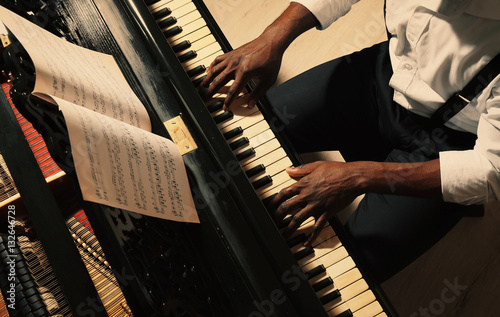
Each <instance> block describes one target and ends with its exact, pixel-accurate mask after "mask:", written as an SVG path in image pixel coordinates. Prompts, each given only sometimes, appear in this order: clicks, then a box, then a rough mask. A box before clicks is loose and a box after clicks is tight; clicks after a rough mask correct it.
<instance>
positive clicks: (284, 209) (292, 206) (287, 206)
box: [272, 196, 305, 223]
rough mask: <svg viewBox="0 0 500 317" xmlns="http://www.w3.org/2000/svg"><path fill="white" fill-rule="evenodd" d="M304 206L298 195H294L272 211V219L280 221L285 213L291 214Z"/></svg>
mask: <svg viewBox="0 0 500 317" xmlns="http://www.w3.org/2000/svg"><path fill="white" fill-rule="evenodd" d="M304 206H305V203H303V201H302V199H300V197H299V196H294V197H292V198H290V199H288V200H285V201H284V202H282V203H281V204H280V205H279V206H278V208H276V211H275V212H274V213H273V215H272V216H273V219H274V221H275V222H276V223H280V222H281V221H282V220H283V219H284V218H285V217H286V216H287V215H293V214H295V213H297V212H298V211H299V210H301V209H302V208H303V207H304Z"/></svg>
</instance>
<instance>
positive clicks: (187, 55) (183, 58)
mask: <svg viewBox="0 0 500 317" xmlns="http://www.w3.org/2000/svg"><path fill="white" fill-rule="evenodd" d="M197 55H198V54H197V53H196V52H195V51H193V50H190V51H189V52H186V53H184V54H182V55H180V56H179V57H178V58H179V61H180V62H181V63H184V62H186V61H188V60H190V59H193V58H195V57H196V56H197Z"/></svg>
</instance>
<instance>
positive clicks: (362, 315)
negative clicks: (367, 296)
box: [354, 302, 383, 317]
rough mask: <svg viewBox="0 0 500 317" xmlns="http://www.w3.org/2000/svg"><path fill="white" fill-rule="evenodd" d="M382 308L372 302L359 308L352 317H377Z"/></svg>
mask: <svg viewBox="0 0 500 317" xmlns="http://www.w3.org/2000/svg"><path fill="white" fill-rule="evenodd" d="M382 312H383V309H382V306H380V304H379V303H378V302H372V303H371V304H368V305H367V306H365V307H363V308H361V309H360V310H358V311H355V312H354V317H373V316H378V314H380V313H382Z"/></svg>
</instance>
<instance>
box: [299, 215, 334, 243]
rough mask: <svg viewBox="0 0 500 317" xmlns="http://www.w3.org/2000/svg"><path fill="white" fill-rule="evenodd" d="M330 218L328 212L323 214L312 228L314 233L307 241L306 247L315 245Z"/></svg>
mask: <svg viewBox="0 0 500 317" xmlns="http://www.w3.org/2000/svg"><path fill="white" fill-rule="evenodd" d="M329 218H330V217H329V216H328V214H327V213H326V212H325V213H323V214H321V216H320V217H319V218H318V219H317V220H316V222H315V223H314V225H313V227H312V231H311V233H310V234H309V237H308V238H307V241H306V242H305V243H304V246H306V247H308V246H312V245H313V243H314V240H316V239H317V238H318V236H319V235H320V233H321V231H322V230H323V228H324V227H325V225H326V223H327V222H328V220H329Z"/></svg>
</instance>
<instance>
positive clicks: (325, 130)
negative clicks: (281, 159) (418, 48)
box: [267, 42, 476, 281]
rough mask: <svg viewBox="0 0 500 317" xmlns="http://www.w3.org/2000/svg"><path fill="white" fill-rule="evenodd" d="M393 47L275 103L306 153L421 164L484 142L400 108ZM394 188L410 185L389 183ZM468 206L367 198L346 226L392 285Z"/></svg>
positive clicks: (297, 81) (365, 55) (276, 97)
mask: <svg viewBox="0 0 500 317" xmlns="http://www.w3.org/2000/svg"><path fill="white" fill-rule="evenodd" d="M387 49H388V45H387V42H384V43H381V44H378V45H375V46H373V47H371V48H368V49H365V50H362V51H360V52H357V53H354V54H351V55H349V56H346V57H342V58H339V59H336V60H333V61H330V62H328V63H325V64H323V65H320V66H318V67H315V68H313V69H311V70H309V71H307V72H305V73H303V74H301V75H299V76H297V77H295V78H293V79H291V80H289V81H287V82H286V83H284V84H282V85H280V86H278V87H276V88H274V89H272V90H271V91H269V93H268V94H267V98H268V100H269V101H270V104H271V106H272V108H273V111H274V112H275V114H276V115H277V117H278V118H281V121H282V123H283V124H284V127H285V133H286V134H287V136H288V137H289V138H290V140H291V142H292V144H293V146H294V147H295V148H296V150H297V151H298V152H300V153H305V152H315V151H325V150H338V151H340V153H341V154H342V156H343V157H344V159H345V160H346V161H358V160H371V161H391V162H418V161H427V160H432V159H435V158H437V157H438V153H439V152H440V151H446V150H465V149H471V148H472V147H473V146H474V143H475V139H476V136H475V135H472V134H469V133H463V132H458V131H455V130H451V129H448V128H446V127H444V126H433V125H432V124H431V123H430V121H429V120H428V119H426V118H423V117H420V116H417V115H414V114H412V113H410V112H409V111H407V110H406V109H404V108H403V107H401V106H399V105H398V104H396V103H395V102H393V101H392V95H393V90H392V88H390V87H389V85H388V83H389V79H390V76H391V74H392V69H391V65H390V61H389V55H388V51H387ZM387 181H388V182H389V184H391V183H392V184H394V183H396V182H400V181H403V180H402V179H398V178H397V177H395V176H391V175H388V178H387ZM468 208H469V207H467V206H461V205H456V204H451V203H444V202H442V201H439V200H431V199H423V198H415V197H406V196H396V195H381V194H375V193H367V194H366V195H365V197H364V199H363V200H362V201H361V203H360V205H359V206H358V208H357V209H356V211H355V212H354V213H353V215H352V216H351V217H350V219H349V220H348V222H347V223H346V225H345V226H346V229H347V231H348V233H349V234H350V235H351V236H352V238H353V241H354V242H355V244H356V245H357V247H359V249H360V253H361V255H362V257H363V258H364V259H363V260H364V261H365V262H366V264H367V265H368V266H369V268H370V270H371V271H373V273H374V275H375V278H376V279H377V280H378V281H384V280H386V279H388V278H389V277H391V276H392V275H394V274H395V273H397V272H398V271H399V270H401V269H402V268H404V267H405V266H406V265H408V264H409V263H411V262H412V261H413V260H415V259H416V258H417V257H418V256H420V255H421V254H422V253H424V252H425V251H426V250H427V249H429V248H430V247H431V246H432V245H433V244H435V243H436V242H437V241H438V240H439V239H440V238H442V237H443V236H444V235H445V234H446V233H447V232H448V231H449V230H450V229H451V228H453V226H454V225H455V224H456V223H457V222H458V221H459V220H460V219H461V217H462V216H463V214H464V212H465V211H466V210H467V209H468Z"/></svg>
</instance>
